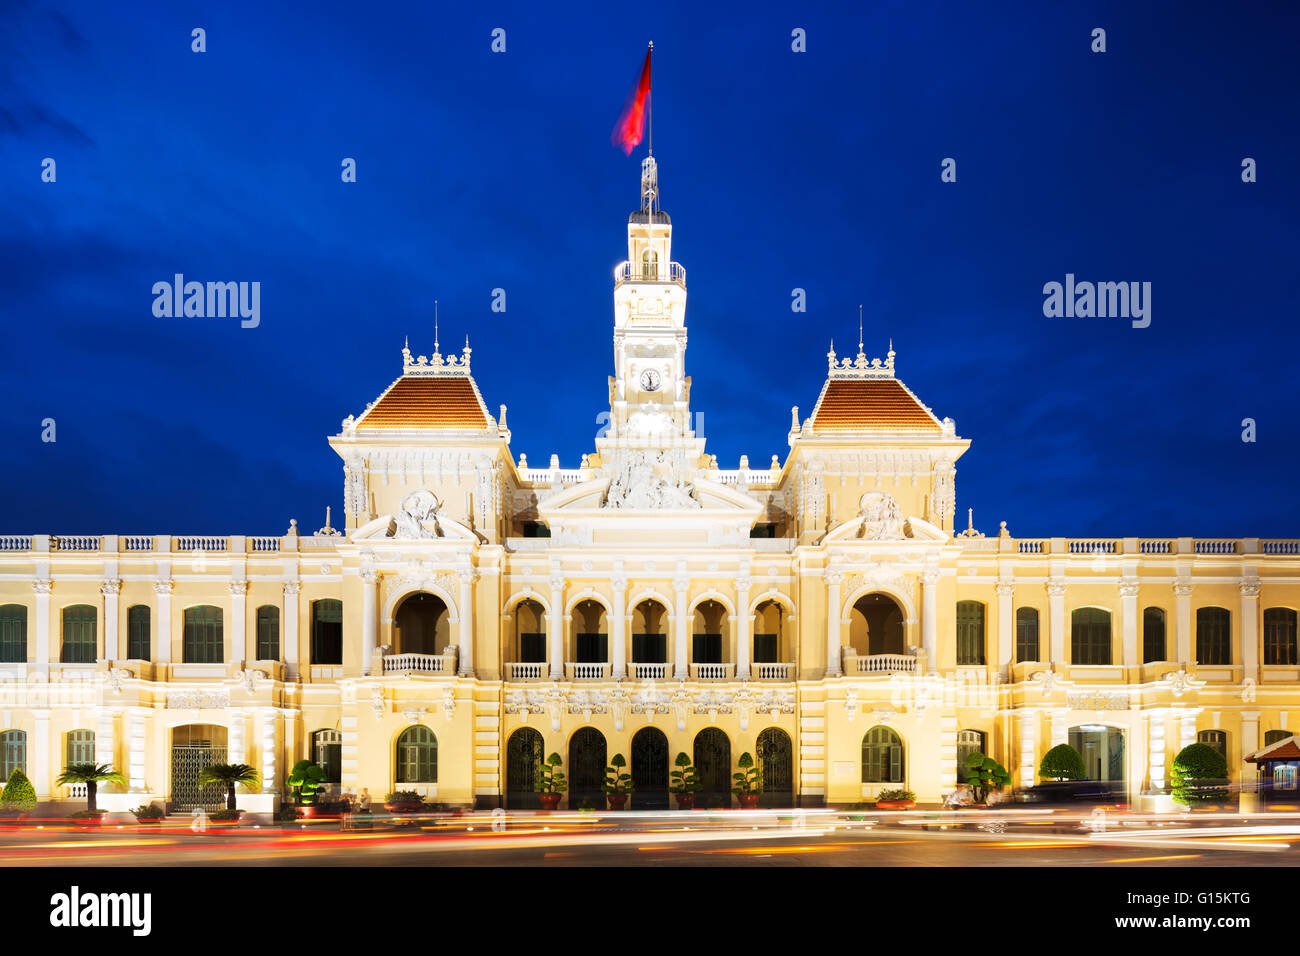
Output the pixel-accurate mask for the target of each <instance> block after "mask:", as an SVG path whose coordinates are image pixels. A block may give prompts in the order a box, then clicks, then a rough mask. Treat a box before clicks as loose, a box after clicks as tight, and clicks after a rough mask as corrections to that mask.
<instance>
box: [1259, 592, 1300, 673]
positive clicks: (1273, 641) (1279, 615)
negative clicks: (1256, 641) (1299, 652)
mask: <svg viewBox="0 0 1300 956" xmlns="http://www.w3.org/2000/svg"><path fill="white" fill-rule="evenodd" d="M1264 663H1265V664H1272V665H1291V666H1294V665H1295V664H1296V612H1295V611H1293V610H1291V609H1290V608H1285V607H1271V608H1269V609H1268V610H1266V611H1265V612H1264Z"/></svg>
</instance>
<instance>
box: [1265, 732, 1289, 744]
mask: <svg viewBox="0 0 1300 956" xmlns="http://www.w3.org/2000/svg"><path fill="white" fill-rule="evenodd" d="M1294 736H1295V734H1293V733H1291V731H1289V730H1268V731H1265V732H1264V746H1265V747H1271V746H1273V744H1275V743H1278V742H1280V741H1283V740H1286V739H1287V738H1288V737H1294Z"/></svg>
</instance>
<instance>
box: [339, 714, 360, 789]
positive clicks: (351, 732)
mask: <svg viewBox="0 0 1300 956" xmlns="http://www.w3.org/2000/svg"><path fill="white" fill-rule="evenodd" d="M358 723H359V721H358V720H357V718H356V717H344V718H343V719H342V720H341V721H340V728H339V729H340V731H341V734H342V737H343V740H342V747H341V748H340V755H341V757H342V763H341V765H340V767H339V770H340V773H339V777H340V778H341V779H340V781H339V782H340V785H341V786H342V787H343V789H345V790H353V789H355V788H356V786H357V782H358V780H359V779H360V765H361V760H360V754H361V748H360V747H359V746H358V745H357V724H358Z"/></svg>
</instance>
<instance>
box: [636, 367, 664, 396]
mask: <svg viewBox="0 0 1300 956" xmlns="http://www.w3.org/2000/svg"><path fill="white" fill-rule="evenodd" d="M661 384H662V383H661V382H660V380H659V373H658V372H656V371H655V370H654V369H652V368H648V369H646V370H645V371H644V372H642V373H641V388H643V389H644V390H645V391H647V392H657V391H659V386H660V385H661Z"/></svg>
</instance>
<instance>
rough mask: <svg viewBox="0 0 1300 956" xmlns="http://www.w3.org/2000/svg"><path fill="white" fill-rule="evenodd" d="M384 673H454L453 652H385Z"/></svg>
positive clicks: (454, 661) (454, 659)
mask: <svg viewBox="0 0 1300 956" xmlns="http://www.w3.org/2000/svg"><path fill="white" fill-rule="evenodd" d="M383 659H384V671H383V672H384V673H385V674H455V673H456V655H455V654H385V655H384V658H383Z"/></svg>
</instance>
